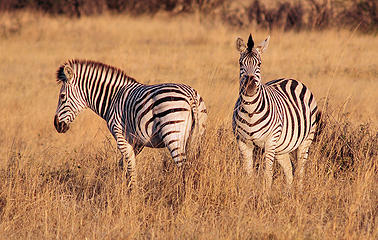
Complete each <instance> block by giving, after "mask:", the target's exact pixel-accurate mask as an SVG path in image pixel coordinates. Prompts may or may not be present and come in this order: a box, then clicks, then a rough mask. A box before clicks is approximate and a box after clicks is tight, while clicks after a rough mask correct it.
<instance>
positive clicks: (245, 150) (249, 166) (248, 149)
mask: <svg viewBox="0 0 378 240" xmlns="http://www.w3.org/2000/svg"><path fill="white" fill-rule="evenodd" d="M237 141H238V147H239V151H240V156H241V158H242V164H243V165H244V168H245V170H246V171H247V174H248V175H249V176H251V175H252V174H253V148H254V146H253V144H250V145H248V144H246V143H245V142H243V141H242V140H240V139H238V140H237Z"/></svg>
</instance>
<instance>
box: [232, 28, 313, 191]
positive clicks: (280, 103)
mask: <svg viewBox="0 0 378 240" xmlns="http://www.w3.org/2000/svg"><path fill="white" fill-rule="evenodd" d="M236 43H237V49H238V50H239V51H240V59H239V63H240V92H239V98H238V100H237V102H236V104H235V108H234V114H233V130H234V134H235V135H236V138H237V141H238V145H239V150H240V152H241V156H242V158H243V161H244V164H245V165H246V168H247V171H248V172H249V173H251V171H252V169H253V159H252V151H253V148H254V145H257V146H258V147H261V148H264V150H265V175H266V176H265V177H266V183H267V186H268V187H270V186H271V183H272V166H273V161H274V160H275V159H276V160H277V161H278V163H279V164H280V165H281V166H282V167H283V169H284V173H285V176H286V180H287V182H288V184H291V183H292V181H293V172H292V165H291V161H290V158H289V153H290V152H292V151H294V150H297V156H298V164H299V166H298V169H299V175H300V180H301V179H302V177H303V176H302V175H303V168H304V164H305V162H306V160H307V157H308V149H309V146H310V144H311V142H312V140H313V138H314V133H315V130H316V127H317V123H318V120H319V119H318V118H319V114H318V110H317V104H316V101H315V99H314V96H313V94H312V93H311V91H310V90H309V89H308V88H307V87H306V86H305V85H304V84H302V83H300V82H298V81H296V80H294V79H286V78H282V79H278V80H274V81H270V82H268V83H266V84H263V83H261V74H260V65H261V54H262V52H263V51H264V50H265V49H266V48H267V45H268V43H269V37H268V38H267V39H266V40H265V41H263V42H262V43H261V44H260V45H259V46H257V47H256V48H254V42H253V40H252V36H251V35H250V36H249V39H248V43H247V46H245V45H244V43H243V40H241V39H240V38H238V40H237V42H236Z"/></svg>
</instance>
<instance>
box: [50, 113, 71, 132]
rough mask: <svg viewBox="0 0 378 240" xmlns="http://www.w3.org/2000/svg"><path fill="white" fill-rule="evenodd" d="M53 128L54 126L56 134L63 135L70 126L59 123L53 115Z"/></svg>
mask: <svg viewBox="0 0 378 240" xmlns="http://www.w3.org/2000/svg"><path fill="white" fill-rule="evenodd" d="M54 126H55V129H56V131H58V133H65V132H67V131H68V129H69V128H70V126H69V125H68V124H67V123H65V122H59V120H58V116H57V115H55V118H54Z"/></svg>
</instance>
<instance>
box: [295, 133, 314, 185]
mask: <svg viewBox="0 0 378 240" xmlns="http://www.w3.org/2000/svg"><path fill="white" fill-rule="evenodd" d="M313 138H314V132H311V133H310V134H309V136H308V137H307V138H306V140H304V141H303V143H302V144H301V145H299V147H298V149H297V160H298V175H299V179H298V185H299V187H300V188H302V185H303V178H304V177H303V175H304V168H305V165H306V161H307V158H308V150H309V148H310V145H311V143H312V140H313ZM296 174H297V173H296Z"/></svg>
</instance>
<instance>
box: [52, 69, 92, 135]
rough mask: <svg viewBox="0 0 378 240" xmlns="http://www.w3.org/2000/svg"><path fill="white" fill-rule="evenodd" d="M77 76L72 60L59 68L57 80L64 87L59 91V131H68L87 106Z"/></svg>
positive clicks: (57, 125) (57, 117)
mask: <svg viewBox="0 0 378 240" xmlns="http://www.w3.org/2000/svg"><path fill="white" fill-rule="evenodd" d="M76 77H77V74H76V72H75V71H74V68H73V66H72V64H71V63H70V62H69V63H66V64H64V65H62V66H61V67H60V68H59V69H58V72H57V81H58V83H62V87H61V89H60V92H59V99H58V107H57V109H56V113H55V117H54V126H55V128H56V130H57V131H58V132H59V133H65V132H67V130H68V129H69V124H70V123H71V122H72V121H73V120H74V119H75V117H76V116H77V115H78V114H79V112H80V111H81V110H83V109H84V108H86V102H85V101H84V99H83V96H82V94H81V91H80V89H79V84H78V83H77V79H76Z"/></svg>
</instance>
